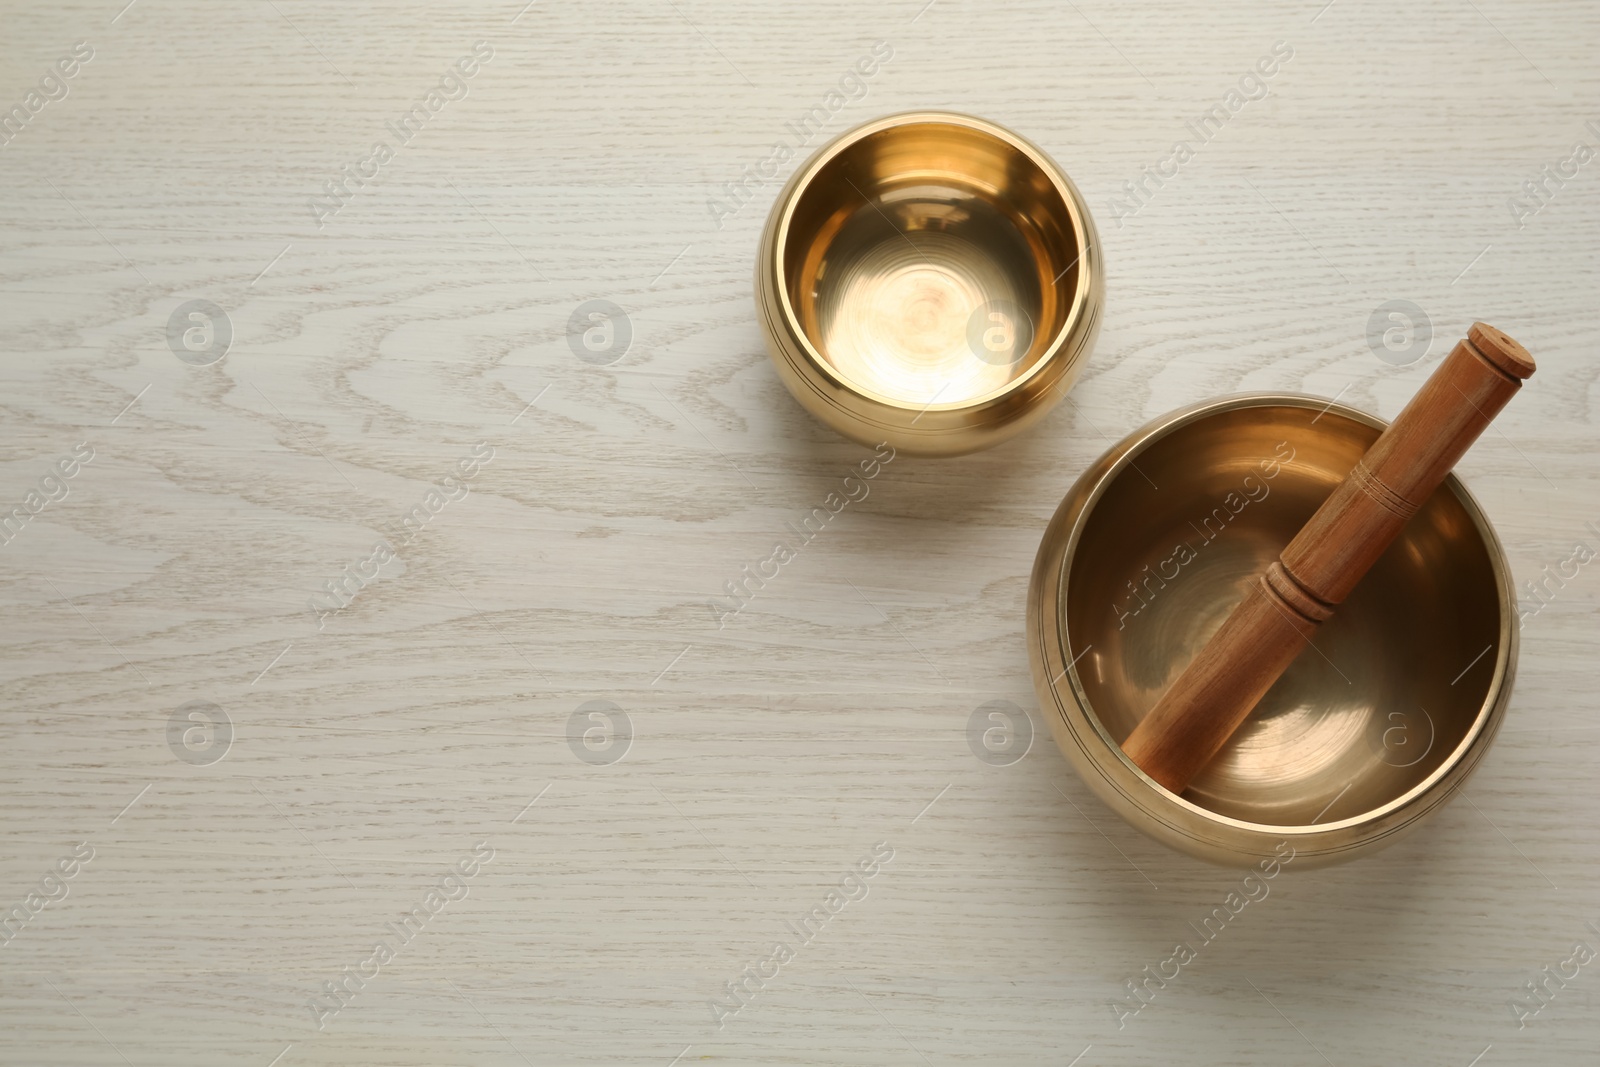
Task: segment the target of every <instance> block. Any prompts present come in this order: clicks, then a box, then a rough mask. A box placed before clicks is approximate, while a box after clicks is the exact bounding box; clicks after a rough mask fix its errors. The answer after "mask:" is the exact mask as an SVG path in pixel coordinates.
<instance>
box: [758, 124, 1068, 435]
mask: <svg viewBox="0 0 1600 1067" xmlns="http://www.w3.org/2000/svg"><path fill="white" fill-rule="evenodd" d="M780 237H781V239H782V241H783V247H782V251H781V252H780V255H779V267H780V269H781V270H782V271H783V279H782V287H783V289H784V291H785V292H786V293H787V294H788V297H789V302H790V305H791V307H793V309H794V313H795V316H796V318H797V320H798V324H799V327H800V329H801V330H802V331H803V332H804V333H805V335H806V338H807V339H808V340H809V341H810V342H811V345H812V347H813V348H815V349H816V350H817V352H818V354H819V355H820V356H821V357H822V359H823V360H824V361H825V362H826V363H827V364H828V365H829V366H830V367H831V368H832V369H833V371H834V373H835V374H837V375H838V376H839V377H840V378H841V379H842V380H844V381H845V382H846V383H847V384H848V385H850V386H851V387H852V388H855V389H857V390H859V391H861V392H864V393H867V394H869V395H874V396H877V397H881V398H885V399H887V400H889V401H892V402H897V403H901V404H914V405H931V404H933V403H939V404H953V403H954V404H959V403H963V402H967V401H971V400H975V399H977V398H979V397H983V396H987V395H989V394H992V393H995V392H996V391H998V390H1002V389H1004V388H1005V386H1006V385H1007V384H1008V383H1010V382H1012V381H1014V380H1015V379H1017V378H1019V377H1021V376H1023V375H1024V374H1026V373H1027V372H1028V370H1029V369H1030V368H1031V367H1033V366H1034V365H1035V364H1037V363H1038V361H1039V360H1040V358H1041V357H1043V356H1044V354H1045V353H1046V352H1048V351H1049V350H1050V348H1051V346H1052V344H1053V343H1054V342H1055V341H1056V339H1057V338H1058V336H1059V335H1060V334H1061V332H1062V330H1063V328H1064V327H1065V325H1066V323H1067V321H1068V318H1069V315H1070V312H1071V304H1072V294H1074V293H1075V292H1076V291H1077V286H1078V253H1079V248H1078V237H1077V234H1076V230H1075V228H1074V225H1073V218H1072V213H1071V212H1070V210H1069V208H1068V206H1067V202H1066V200H1065V198H1064V197H1063V195H1062V193H1061V189H1060V187H1059V186H1058V185H1057V184H1056V182H1055V181H1053V180H1052V178H1051V176H1050V175H1049V174H1047V173H1046V172H1045V170H1044V169H1043V168H1042V167H1041V166H1040V165H1039V163H1037V162H1036V161H1035V160H1034V158H1033V157H1032V156H1031V155H1029V154H1028V153H1027V152H1026V151H1024V150H1023V149H1022V148H1021V147H1020V146H1019V145H1017V144H1013V143H1012V142H1011V141H1009V140H1006V139H1004V138H1002V137H1000V136H997V135H996V134H994V133H991V132H988V131H987V130H983V129H975V128H972V127H969V126H965V125H962V124H959V123H954V122H935V121H917V122H907V123H901V124H897V125H893V126H890V127H888V128H885V129H879V130H876V131H875V132H870V133H867V134H866V135H864V136H862V137H860V138H859V139H857V140H855V141H853V142H850V143H848V144H846V145H844V146H843V147H842V148H841V149H839V150H838V151H837V152H836V153H835V154H834V155H833V156H832V157H831V158H829V159H828V160H827V161H826V162H825V163H824V164H823V165H822V167H821V168H820V169H819V170H818V171H817V173H815V174H814V175H813V176H812V177H811V178H810V180H809V181H808V182H807V183H806V186H805V188H804V189H803V190H802V191H801V192H800V195H799V196H798V197H797V198H796V203H795V206H794V210H793V213H792V215H791V216H790V219H789V222H788V224H787V226H786V228H785V229H784V231H783V233H782V234H780Z"/></svg>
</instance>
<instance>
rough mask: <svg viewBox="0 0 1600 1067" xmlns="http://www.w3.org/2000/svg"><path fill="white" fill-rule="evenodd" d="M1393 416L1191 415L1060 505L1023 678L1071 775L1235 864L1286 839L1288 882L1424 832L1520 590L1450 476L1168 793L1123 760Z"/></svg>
mask: <svg viewBox="0 0 1600 1067" xmlns="http://www.w3.org/2000/svg"><path fill="white" fill-rule="evenodd" d="M1384 425H1385V424H1384V422H1383V421H1382V420H1380V419H1377V418H1374V417H1372V416H1371V415H1367V414H1364V413H1362V412H1360V411H1357V410H1355V409H1353V408H1348V407H1345V406H1343V405H1340V404H1329V403H1328V402H1327V401H1324V400H1318V399H1313V398H1310V397H1299V396H1284V395H1252V396H1241V397H1231V398H1228V399H1224V400H1217V401H1213V402H1210V403H1205V404H1200V405H1197V406H1195V407H1190V408H1186V409H1183V410H1181V411H1177V412H1174V413H1172V414H1170V415H1166V416H1164V417H1162V418H1160V419H1157V420H1156V421H1155V422H1152V423H1150V424H1149V425H1147V426H1145V427H1143V428H1142V429H1139V430H1137V431H1135V432H1134V433H1132V434H1130V435H1129V436H1128V437H1127V438H1125V439H1124V440H1123V441H1121V442H1120V443H1119V444H1117V445H1116V446H1115V447H1114V448H1112V449H1111V450H1110V451H1109V452H1107V453H1106V454H1105V455H1104V456H1103V457H1101V459H1100V460H1099V461H1098V462H1097V463H1095V464H1094V466H1092V467H1091V468H1090V469H1089V470H1088V471H1086V472H1085V473H1084V474H1083V476H1082V477H1081V478H1079V479H1078V481H1077V484H1075V485H1074V486H1073V487H1072V490H1071V492H1069V493H1068V494H1067V496H1066V499H1065V500H1063V501H1062V503H1061V507H1060V508H1059V509H1058V510H1057V511H1056V514H1055V518H1054V519H1053V520H1052V521H1051V523H1050V526H1049V529H1048V530H1047V532H1046V533H1045V536H1044V541H1043V543H1042V544H1041V545H1040V546H1039V555H1038V558H1037V560H1036V561H1035V563H1034V569H1033V584H1032V586H1031V588H1030V590H1029V594H1028V651H1029V655H1030V658H1031V659H1032V664H1033V678H1034V686H1035V688H1036V689H1037V690H1038V694H1039V701H1040V706H1041V708H1042V709H1043V710H1044V713H1045V716H1046V717H1047V718H1048V719H1049V720H1050V723H1051V728H1052V730H1053V732H1054V733H1055V736H1056V741H1057V743H1058V744H1059V745H1060V747H1061V750H1062V752H1064V753H1065V754H1066V756H1067V758H1068V760H1070V761H1071V762H1072V764H1073V765H1074V766H1075V767H1076V768H1077V770H1078V773H1079V774H1081V775H1082V776H1083V778H1084V781H1086V782H1087V783H1088V784H1089V786H1090V787H1091V788H1092V789H1093V790H1094V791H1095V792H1096V793H1098V794H1099V795H1100V797H1101V798H1102V799H1103V800H1105V802H1106V803H1107V804H1109V805H1110V806H1111V807H1112V808H1113V809H1114V810H1115V811H1116V812H1117V813H1118V814H1119V815H1121V816H1122V817H1123V818H1124V819H1126V820H1127V821H1128V822H1130V823H1132V824H1133V825H1134V826H1136V827H1138V828H1139V829H1140V830H1142V831H1144V832H1145V833H1147V834H1149V835H1150V836H1152V837H1154V838H1156V839H1158V840H1160V841H1163V842H1165V843H1167V844H1169V845H1171V846H1173V847H1174V848H1178V849H1181V850H1183V851H1185V852H1188V853H1191V854H1193V855H1195V856H1198V857H1200V858H1202V859H1206V860H1211V861H1214V862H1218V863H1224V864H1232V865H1241V866H1242V865H1249V864H1252V863H1255V862H1257V861H1259V860H1261V859H1263V858H1266V857H1268V856H1271V855H1274V852H1275V849H1276V848H1277V846H1278V845H1279V844H1280V842H1287V844H1288V845H1289V846H1290V847H1291V848H1292V849H1293V850H1294V852H1293V855H1294V857H1295V858H1294V861H1293V865H1294V866H1295V867H1296V868H1299V867H1311V866H1316V865H1319V864H1323V863H1331V862H1335V861H1338V860H1343V859H1348V858H1351V857H1354V856H1357V855H1360V854H1361V853H1364V852H1369V851H1372V850H1375V849H1377V848H1379V847H1381V846H1383V845H1386V844H1388V843H1390V842H1392V841H1394V840H1395V839H1396V838H1398V837H1399V836H1400V835H1401V834H1403V833H1405V832H1407V831H1409V830H1412V829H1414V828H1415V827H1416V826H1418V825H1419V824H1420V823H1421V822H1422V821H1423V820H1424V819H1426V818H1427V817H1428V816H1429V815H1431V814H1432V813H1433V812H1434V811H1435V810H1437V809H1438V808H1439V806H1440V805H1441V804H1443V803H1444V802H1445V801H1446V800H1448V799H1449V798H1450V797H1451V796H1453V795H1454V794H1455V793H1456V792H1457V791H1458V790H1460V789H1461V787H1462V785H1463V784H1464V783H1465V781H1466V778H1467V776H1468V775H1469V774H1471V773H1472V770H1473V768H1474V767H1476V766H1477V764H1478V762H1479V761H1480V760H1481V759H1482V758H1483V755H1484V753H1485V751H1486V750H1487V749H1488V747H1489V744H1490V742H1491V741H1492V740H1493V739H1494V735H1495V733H1496V731H1497V730H1498V729H1499V727H1500V721H1501V719H1502V718H1503V717H1504V714H1505V708H1506V703H1507V701H1508V700H1509V699H1510V696H1511V681H1512V676H1513V673H1514V670H1515V666H1516V659H1517V608H1516V595H1515V591H1514V589H1513V588H1512V584H1511V576H1510V568H1509V567H1508V566H1507V564H1506V560H1505V554H1504V551H1503V550H1502V549H1501V547H1500V542H1499V540H1498V539H1497V538H1496V537H1495V534H1494V530H1493V529H1492V528H1491V527H1490V525H1489V521H1488V519H1486V518H1485V517H1484V514H1483V512H1482V511H1481V510H1480V509H1479V507H1478V505H1477V503H1476V502H1475V501H1474V500H1473V499H1472V497H1471V496H1470V495H1469V494H1468V493H1467V491H1466V489H1465V488H1464V487H1463V486H1462V485H1461V482H1460V481H1458V480H1457V479H1456V478H1455V476H1454V475H1452V476H1450V477H1449V478H1447V479H1446V480H1445V483H1444V485H1442V486H1441V487H1440V488H1439V490H1438V491H1437V492H1435V493H1434V495H1433V496H1432V497H1431V498H1430V499H1429V500H1428V502H1427V503H1426V504H1425V505H1424V506H1423V507H1422V509H1421V510H1419V511H1418V512H1417V514H1416V516H1415V517H1414V518H1413V519H1412V520H1411V522H1410V523H1409V524H1408V525H1407V526H1406V528H1405V530H1404V532H1403V533H1402V534H1401V536H1400V537H1399V539H1398V540H1396V541H1395V542H1394V544H1393V545H1391V546H1390V548H1389V550H1388V551H1387V552H1386V553H1385V554H1384V555H1383V557H1382V558H1380V559H1379V561H1378V563H1377V565H1376V566H1375V567H1373V568H1372V570H1371V571H1370V572H1369V573H1368V574H1367V576H1366V577H1365V578H1364V579H1363V580H1362V582H1361V584H1360V585H1359V586H1357V587H1356V590H1355V592H1354V593H1352V594H1351V596H1350V597H1349V599H1348V600H1346V601H1345V602H1344V604H1343V605H1341V606H1340V607H1339V609H1338V611H1337V612H1336V613H1335V615H1334V617H1333V618H1332V619H1330V620H1329V621H1328V622H1326V623H1324V624H1323V626H1322V628H1321V629H1320V630H1319V631H1318V632H1317V636H1316V643H1315V644H1314V646H1313V647H1311V648H1309V649H1307V650H1306V651H1305V652H1304V653H1302V654H1301V656H1300V658H1299V659H1297V660H1296V661H1295V662H1294V664H1293V665H1292V666H1291V667H1290V668H1289V670H1288V672H1287V673H1286V674H1284V675H1283V677H1282V678H1280V679H1279V681H1278V683H1277V684H1276V685H1275V686H1273V688H1272V689H1271V690H1270V691H1269V692H1268V693H1267V695H1266V696H1265V697H1264V698H1263V699H1262V701H1261V703H1260V704H1259V705H1257V707H1256V710H1255V711H1254V713H1253V714H1252V715H1251V717H1250V719H1249V720H1248V721H1247V722H1246V723H1245V725H1244V726H1243V727H1242V728H1241V729H1240V730H1239V732H1238V733H1237V734H1235V735H1234V737H1233V739H1232V741H1230V742H1229V744H1228V745H1227V747H1225V748H1224V749H1223V750H1222V752H1221V753H1220V754H1219V755H1218V756H1217V758H1216V760H1215V761H1214V762H1213V763H1212V764H1211V765H1210V766H1209V767H1208V768H1207V769H1206V770H1205V771H1203V772H1202V773H1201V774H1200V775H1199V776H1198V777H1196V778H1195V780H1194V782H1193V783H1192V784H1191V785H1190V786H1189V788H1188V789H1187V790H1185V791H1184V793H1183V794H1182V795H1181V796H1178V795H1174V794H1173V793H1170V792H1168V791H1167V790H1166V789H1164V788H1162V787H1161V786H1159V785H1157V784H1156V783H1155V781H1154V780H1152V779H1151V778H1149V777H1148V776H1146V775H1145V774H1144V773H1143V772H1142V771H1140V770H1139V769H1138V768H1137V767H1136V766H1134V764H1133V763H1132V762H1131V761H1130V760H1129V759H1128V758H1127V757H1126V756H1125V755H1124V754H1123V752H1122V749H1121V748H1120V747H1119V746H1120V745H1121V743H1122V741H1123V740H1124V739H1126V738H1127V736H1128V734H1129V733H1130V732H1132V730H1133V727H1134V725H1135V724H1136V723H1138V721H1139V720H1140V719H1141V718H1142V717H1143V716H1144V715H1145V714H1146V712H1148V711H1149V709H1150V708H1151V707H1152V706H1153V705H1154V703H1155V701H1156V698H1157V697H1158V696H1160V694H1161V693H1162V691H1163V690H1164V689H1166V687H1167V686H1168V685H1169V684H1170V683H1171V682H1172V681H1173V680H1174V679H1176V678H1177V676H1178V674H1179V673H1180V672H1182V670H1183V668H1184V667H1185V666H1186V665H1187V664H1188V663H1189V661H1190V659H1192V658H1193V657H1194V655H1195V654H1196V653H1198V652H1199V651H1200V649H1201V647H1202V646H1203V645H1204V644H1205V643H1206V640H1207V639H1208V638H1209V637H1210V636H1211V634H1212V632H1213V631H1214V630H1216V629H1217V627H1218V626H1220V625H1221V624H1222V621H1223V620H1224V619H1225V618H1226V617H1227V616H1228V613H1229V612H1230V611H1232V610H1233V607H1234V605H1235V604H1237V603H1238V602H1239V601H1240V600H1241V599H1242V598H1243V596H1244V592H1245V587H1246V583H1247V582H1248V581H1249V579H1250V578H1251V577H1252V576H1254V575H1255V574H1257V573H1258V572H1260V571H1261V570H1262V569H1263V568H1265V567H1266V566H1267V565H1268V564H1269V563H1271V562H1272V561H1273V560H1274V559H1276V558H1277V556H1278V553H1279V552H1280V551H1281V550H1282V549H1283V547H1284V545H1286V544H1287V543H1288V542H1289V540H1290V538H1292V537H1293V536H1294V534H1295V533H1296V532H1298V531H1299V529H1300V527H1301V526H1302V525H1304V523H1305V521H1306V520H1307V519H1308V518H1310V517H1311V513H1312V512H1313V511H1315V510H1316V508H1317V507H1318V505H1320V504H1321V503H1322V501H1323V500H1324V499H1325V498H1326V497H1327V496H1328V494H1329V493H1330V492H1332V491H1333V489H1334V487H1335V486H1336V485H1337V484H1338V483H1339V482H1340V481H1341V480H1342V479H1343V478H1344V476H1345V475H1346V474H1347V473H1348V472H1349V470H1350V468H1351V467H1352V466H1354V465H1355V462H1356V460H1358V459H1360V458H1361V456H1362V455H1363V454H1364V453H1365V452H1366V450H1367V448H1368V447H1369V446H1370V445H1371V444H1372V442H1373V441H1375V440H1376V439H1377V437H1378V434H1379V433H1380V432H1381V431H1382V429H1383V427H1384ZM1284 854H1285V853H1284V852H1283V851H1282V850H1278V851H1277V855H1278V856H1279V857H1280V858H1281V857H1282V856H1283V855H1284Z"/></svg>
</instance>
